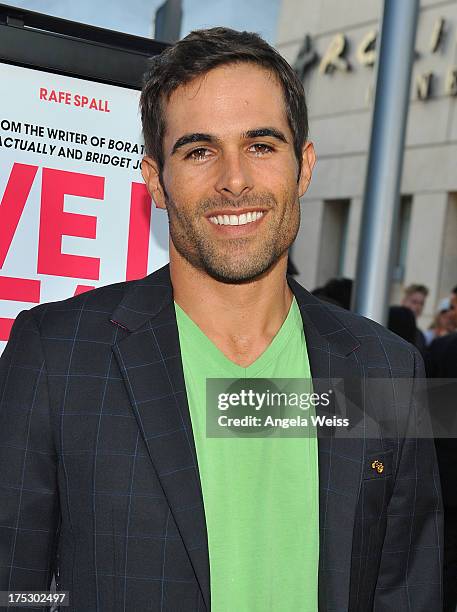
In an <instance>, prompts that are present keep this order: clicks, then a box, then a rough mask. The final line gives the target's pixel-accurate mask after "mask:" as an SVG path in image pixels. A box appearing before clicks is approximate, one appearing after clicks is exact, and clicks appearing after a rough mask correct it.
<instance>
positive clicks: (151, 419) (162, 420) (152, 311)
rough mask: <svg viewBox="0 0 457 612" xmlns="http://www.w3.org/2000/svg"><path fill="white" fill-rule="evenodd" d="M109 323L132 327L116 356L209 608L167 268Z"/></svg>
mask: <svg viewBox="0 0 457 612" xmlns="http://www.w3.org/2000/svg"><path fill="white" fill-rule="evenodd" d="M111 320H112V322H113V323H116V324H117V325H120V326H122V327H124V328H126V329H127V330H129V331H130V332H131V333H130V334H129V335H128V336H126V337H124V338H123V339H122V340H120V341H119V342H118V343H117V344H115V345H114V346H113V350H114V354H115V356H116V359H117V361H118V363H119V367H120V370H121V372H122V376H123V378H124V382H125V385H126V387H127V390H128V394H129V398H130V401H131V403H132V407H133V410H134V413H135V416H136V418H137V420H138V424H139V427H140V431H141V432H142V435H143V437H144V440H145V443H146V446H147V449H148V452H149V455H150V457H151V460H152V463H153V464H154V467H155V470H156V472H157V475H158V478H159V479H160V482H161V485H162V488H163V491H164V494H165V495H166V497H167V500H168V503H169V505H170V509H171V512H172V515H173V517H174V519H175V522H176V525H177V527H178V530H179V532H180V534H181V537H182V539H183V542H184V545H185V547H186V549H187V552H188V555H189V558H190V561H191V564H192V567H193V569H194V572H195V575H196V578H197V580H198V583H199V585H200V589H201V591H202V595H203V599H204V601H205V604H206V608H207V609H208V610H209V609H210V584H209V556H208V543H207V532H206V523H205V514H204V507H203V497H202V489H201V483H200V476H199V472H198V464H197V455H196V450H195V444H194V438H193V434H192V424H191V419H190V413H189V407H188V403H187V395H186V390H185V381H184V374H183V369H182V361H181V354H180V346H179V336H178V329H177V324H176V318H175V310H174V304H173V292H172V285H171V281H170V276H169V267H168V265H167V266H164V267H163V268H161V269H160V270H158V271H156V272H154V273H153V274H151V275H149V276H147V277H146V278H144V279H142V280H141V281H138V282H136V283H135V284H134V285H132V287H131V289H130V291H129V292H128V293H127V294H126V295H125V297H124V299H123V300H122V302H121V303H120V304H119V306H118V307H117V308H116V310H115V312H114V313H113V315H112V317H111Z"/></svg>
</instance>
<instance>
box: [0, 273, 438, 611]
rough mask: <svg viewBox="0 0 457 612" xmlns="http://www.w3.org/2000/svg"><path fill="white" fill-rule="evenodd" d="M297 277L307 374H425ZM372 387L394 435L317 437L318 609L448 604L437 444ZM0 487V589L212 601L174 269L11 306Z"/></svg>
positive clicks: (98, 598) (174, 602) (107, 605)
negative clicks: (16, 310)
mask: <svg viewBox="0 0 457 612" xmlns="http://www.w3.org/2000/svg"><path fill="white" fill-rule="evenodd" d="M287 280H288V283H289V286H290V288H291V290H292V291H293V293H294V295H295V297H296V299H297V302H298V305H299V308H300V311H301V315H302V319H303V327H304V332H305V336H306V341H307V347H308V353H309V359H310V367H311V373H312V376H313V379H329V378H332V377H336V378H339V377H341V378H343V379H344V378H345V377H351V378H354V377H355V378H356V379H358V380H360V381H363V380H365V379H367V377H385V378H388V379H392V380H393V379H394V378H395V377H410V378H412V377H421V376H423V375H424V374H423V364H422V360H421V358H420V356H419V354H418V352H417V351H416V349H415V348H414V347H412V345H410V344H408V343H406V342H404V341H403V340H401V339H400V338H399V337H398V336H396V335H394V334H392V333H391V332H389V331H388V330H386V329H385V328H383V327H382V326H380V325H378V324H376V323H374V322H373V321H370V320H368V319H366V318H363V317H361V316H358V315H356V314H354V313H351V312H348V311H345V310H343V309H341V308H338V307H337V306H333V305H330V304H326V303H324V302H322V301H320V300H318V299H317V298H315V297H314V296H313V295H311V294H310V293H309V292H308V291H306V290H305V289H304V288H303V287H302V286H301V285H299V284H298V283H297V282H296V281H295V280H294V279H293V278H291V277H289V276H288V277H287ZM195 358H196V359H198V355H195ZM359 399H360V401H362V406H363V397H362V396H361V398H359ZM378 399H379V402H378V404H379V405H378V410H380V411H381V412H382V411H384V412H385V414H386V415H387V418H388V417H389V416H392V414H394V413H395V418H396V420H397V421H398V423H399V425H398V432H397V435H396V436H390V437H385V436H383V432H382V427H381V430H380V435H379V436H377V437H375V438H365V437H363V436H362V435H360V436H357V437H355V438H354V439H349V438H346V439H344V438H338V437H336V436H329V437H322V438H319V444H318V446H319V487H320V489H319V505H320V560H319V610H320V611H321V612H337V611H338V612H346V611H348V610H349V611H351V612H368V611H370V610H374V611H376V612H392V611H394V610H398V611H400V612H401V611H411V612H422V611H423V612H438V611H439V610H441V551H442V523H441V521H442V509H441V498H440V486H439V479H438V476H437V468H436V459H435V452H434V447H433V441H432V440H429V439H406V438H405V436H404V432H403V430H402V427H403V425H402V423H403V424H404V422H406V421H407V420H411V418H413V417H414V407H411V406H408V405H406V406H405V405H403V404H402V405H400V404H399V405H396V404H395V398H394V399H393V400H391V399H390V398H386V397H384V398H383V397H382V393H381V397H379V398H378ZM380 421H382V418H381V419H380ZM374 458H376V459H378V460H379V461H381V462H382V463H383V465H384V470H383V472H382V474H379V473H378V472H377V471H376V470H373V469H372V468H371V465H370V464H371V462H372V461H373V459H374ZM304 469H305V466H304ZM0 487H1V501H0V590H27V591H36V590H47V589H49V587H50V584H51V581H52V577H53V575H55V578H56V582H57V587H58V589H59V590H68V591H69V592H70V607H69V608H65V609H66V610H68V611H69V612H70V611H75V612H76V611H77V612H92V611H94V612H95V611H102V612H118V611H119V612H121V611H125V610H128V611H129V612H130V611H138V612H145V611H146V610H152V611H154V612H158V611H169V612H181V611H182V612H203V611H207V612H208V611H209V610H210V580H209V559H208V543H207V533H206V524H205V515H204V507H203V499H202V492H201V484H200V480H199V472H198V464H197V457H196V451H195V445H194V440H193V435H192V426H191V420H190V415H189V408H188V404H187V397H186V391H185V383H184V377H183V369H182V361H181V355H180V346H179V338H178V330H177V325H176V319H175V311H174V306H173V292H172V285H171V281H170V274H169V266H168V265H166V266H164V267H163V268H161V269H160V270H158V271H156V272H154V273H152V274H150V275H149V276H147V277H145V278H143V279H141V280H136V281H129V282H122V283H117V284H113V285H108V286H106V287H101V288H97V289H95V290H92V291H89V292H87V293H83V294H81V295H78V296H76V297H72V298H69V299H67V300H63V301H58V302H53V303H48V304H41V305H38V306H36V307H34V308H32V309H30V310H28V311H22V312H21V313H20V314H19V315H18V317H17V319H16V321H15V324H14V326H13V329H12V333H11V337H10V340H9V342H8V344H7V346H6V349H5V351H4V354H3V356H2V358H1V360H0ZM25 609H26V608H24V610H25ZM27 609H28V608H27ZM36 609H45V608H36ZM233 612H251V611H246V610H243V611H238V610H237V611H233ZM252 612H257V611H252ZM261 612H264V611H261ZM265 612H266V611H265ZM272 612H274V611H272Z"/></svg>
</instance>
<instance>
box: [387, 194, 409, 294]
mask: <svg viewBox="0 0 457 612" xmlns="http://www.w3.org/2000/svg"><path fill="white" fill-rule="evenodd" d="M412 202H413V198H412V196H410V195H403V196H401V198H400V212H399V219H398V224H397V226H396V228H395V230H396V231H395V230H394V231H395V233H394V244H393V248H394V267H393V279H392V280H393V281H394V282H395V283H401V282H403V279H404V277H405V267H406V255H407V252H408V240H409V229H410V226H411V208H412Z"/></svg>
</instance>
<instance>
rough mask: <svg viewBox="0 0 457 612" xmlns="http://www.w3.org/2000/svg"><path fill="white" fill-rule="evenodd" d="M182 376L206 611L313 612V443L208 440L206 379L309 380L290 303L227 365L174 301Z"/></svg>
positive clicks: (316, 492)
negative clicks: (199, 506)
mask: <svg viewBox="0 0 457 612" xmlns="http://www.w3.org/2000/svg"><path fill="white" fill-rule="evenodd" d="M175 311H176V321H177V325H178V331H179V342H180V347H181V356H182V362H183V371H184V379H185V385H186V392H187V398H188V404H189V411H190V416H191V422H192V429H193V435H194V440H195V447H196V452H197V460H198V469H199V473H200V480H201V484H202V494H203V503H204V509H205V517H206V526H207V534H208V552H209V562H210V588H211V610H212V612H292V611H293V612H317V610H318V603H317V598H318V560H319V511H318V510H319V509H318V504H319V480H318V452H317V438H316V437H315V436H311V437H310V436H308V437H295V438H294V437H271V436H265V437H242V436H232V437H217V438H216V437H207V435H206V379H207V378H237V379H242V378H267V379H275V378H305V379H308V380H309V379H310V378H311V374H310V367H309V360H308V354H307V350H306V341H305V335H304V332H303V323H302V318H301V314H300V310H299V307H298V304H297V302H296V300H295V297H294V298H293V301H292V304H291V307H290V309H289V312H288V315H287V317H286V319H285V321H284V323H283V324H282V326H281V328H280V329H279V331H278V332H277V334H276V335H275V337H274V338H273V340H272V341H271V343H270V344H269V346H268V347H267V348H266V350H265V351H264V352H263V353H262V354H261V355H260V356H259V357H258V359H256V361H254V363H252V364H251V365H249V366H248V367H246V368H245V367H242V366H239V365H237V364H236V363H234V362H233V361H231V360H230V359H229V358H228V357H226V356H225V355H224V353H223V352H222V351H220V350H219V349H218V348H217V347H216V345H215V344H214V343H213V342H212V341H211V340H210V339H209V338H208V337H207V336H206V335H205V334H204V333H203V331H202V330H201V329H200V328H199V327H198V325H196V323H194V321H193V320H192V319H191V318H190V317H189V316H188V315H187V314H186V313H185V312H184V310H182V308H180V307H179V306H178V304H176V302H175Z"/></svg>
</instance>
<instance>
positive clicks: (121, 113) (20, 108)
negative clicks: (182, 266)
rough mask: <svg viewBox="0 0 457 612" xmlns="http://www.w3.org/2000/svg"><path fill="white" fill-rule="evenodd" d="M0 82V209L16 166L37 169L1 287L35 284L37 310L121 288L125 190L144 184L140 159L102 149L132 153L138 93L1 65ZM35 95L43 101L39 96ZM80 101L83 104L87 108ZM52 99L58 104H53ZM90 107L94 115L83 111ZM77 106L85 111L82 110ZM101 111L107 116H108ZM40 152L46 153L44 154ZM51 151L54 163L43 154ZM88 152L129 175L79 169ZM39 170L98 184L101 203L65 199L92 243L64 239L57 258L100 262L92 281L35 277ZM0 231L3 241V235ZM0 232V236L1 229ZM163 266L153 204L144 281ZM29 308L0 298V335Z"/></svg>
mask: <svg viewBox="0 0 457 612" xmlns="http://www.w3.org/2000/svg"><path fill="white" fill-rule="evenodd" d="M0 82H1V83H2V90H3V92H4V93H3V94H2V98H1V101H0V139H1V142H0V202H2V198H3V196H4V194H5V189H6V186H7V184H8V180H9V178H10V175H11V172H12V169H13V165H14V164H15V163H16V164H18V163H19V164H29V165H34V166H38V170H37V173H36V176H35V178H34V181H33V183H32V187H31V190H30V194H29V196H28V198H27V200H26V203H25V206H24V209H23V213H22V215H21V217H20V220H19V223H18V225H17V228H16V231H15V233H14V237H13V240H12V242H11V245H10V248H9V250H8V253H7V256H6V259H5V261H4V264H3V267H1V268H0V280H1V278H3V279H6V281H5V280H4V282H9V281H8V279H9V278H11V279H37V280H39V281H40V297H39V302H40V303H43V302H50V301H55V300H61V299H65V298H68V297H71V296H73V295H74V294H75V291H76V289H77V287H78V285H79V286H89V287H99V286H103V285H107V284H110V283H114V282H119V281H123V280H126V260H127V244H128V232H129V216H130V201H131V190H132V183H141V184H143V179H142V177H141V173H140V169H139V167H138V163H139V161H140V160H141V157H142V154H141V151H140V153H139V154H131V153H128V152H122V151H116V150H114V149H109V148H108V143H109V140H114V141H122V142H124V143H125V142H127V143H130V144H131V148H132V147H133V145H135V144H137V145H140V146H141V144H142V136H141V121H140V118H139V113H138V101H139V93H140V92H139V91H137V90H132V89H127V88H123V87H117V86H113V85H105V84H101V83H96V82H92V81H86V80H84V79H77V78H71V77H65V76H60V75H55V74H50V73H48V72H44V71H41V70H33V69H27V68H21V67H17V66H12V65H7V64H2V63H0ZM42 88H45V89H46V97H47V100H44V99H40V90H42ZM52 90H53V91H54V92H55V93H54V96H52V95H51V91H52ZM59 92H63V93H60V94H59ZM41 93H42V94H43V92H42V91H41ZM59 96H60V97H59ZM77 96H79V98H78V97H77ZM83 96H85V97H86V98H87V99H88V101H87V102H85V100H84V98H83ZM51 97H54V98H57V100H59V99H60V101H57V102H56V101H53V100H51V99H50V98H51ZM92 100H94V102H92V105H93V106H94V107H95V108H89V105H90V101H92ZM83 101H84V102H85V106H84V107H82V106H81V104H82V103H83ZM78 103H79V105H77V104H78ZM106 109H109V112H107V110H106ZM12 122H14V123H15V124H16V129H17V125H18V124H20V128H21V129H20V133H17V132H14V131H13V129H12V128H13V126H12V125H11V124H12ZM26 124H27V125H29V126H35V129H34V135H32V134H31V131H32V128H31V127H28V128H27V127H26ZM36 126H41V127H42V128H44V135H36V132H37V130H36ZM7 128H9V129H7ZM48 128H51V129H55V128H57V129H59V130H64V131H65V132H75V133H78V134H85V135H87V137H88V143H87V144H86V145H84V144H76V143H72V142H70V141H65V140H62V139H59V138H50V137H49V136H50V134H49V132H48ZM27 131H28V133H26V132H27ZM91 138H93V143H96V142H98V140H99V139H102V138H104V139H106V144H105V145H104V146H102V147H100V146H91V144H90V139H91ZM15 139H20V140H21V141H22V142H24V141H25V142H27V143H29V142H30V143H31V142H33V143H34V145H33V146H35V148H36V149H39V148H40V147H41V148H40V152H39V151H37V150H35V152H34V151H22V150H19V148H17V147H16V148H15V147H14V145H12V142H13V141H14V140H15ZM45 144H46V145H47V147H44V145H45ZM7 145H8V146H7ZM50 145H53V146H56V148H55V150H54V154H53V155H50V154H49V153H50V150H51V149H50ZM22 146H25V145H22ZM27 146H28V145H27ZM60 147H63V148H64V149H63V152H64V153H66V149H67V148H69V149H79V150H80V151H81V152H82V159H69V158H68V157H67V156H66V155H65V156H64V155H61V156H58V152H59V151H60V152H62V151H61V149H60ZM88 151H91V152H98V153H102V154H108V155H110V156H114V155H117V156H118V157H124V158H126V159H130V162H127V161H124V163H125V164H127V163H128V164H129V167H128V168H126V167H124V168H122V167H119V166H115V165H113V164H112V163H109V164H100V163H93V162H92V161H86V160H85V157H86V155H87V152H88ZM79 155H80V154H79ZM110 159H111V158H110ZM135 166H137V167H136V169H135V168H134V167H135ZM43 168H51V169H57V170H63V171H67V172H76V173H82V174H88V175H93V176H98V177H103V178H104V195H103V199H93V198H87V197H78V196H72V195H65V197H64V211H65V212H70V213H77V214H81V215H90V216H95V217H96V219H97V220H96V238H95V239H91V238H83V237H76V236H65V235H64V236H63V237H62V245H61V252H62V253H68V254H72V255H83V256H86V257H96V258H99V259H100V274H99V279H97V280H94V279H87V278H73V277H69V276H58V275H54V274H38V272H37V257H38V247H39V245H38V238H39V222H40V206H41V183H42V172H43V170H42V169H43ZM149 201H150V200H149ZM1 205H4V203H3V204H0V206H1ZM3 231H4V232H5V234H4V235H6V230H5V229H3ZM0 232H2V228H1V227H0ZM167 261H168V219H167V214H166V212H165V211H163V210H160V209H157V208H155V206H154V205H153V204H152V205H151V224H150V239H149V251H148V255H147V273H150V272H153V271H154V270H156V269H157V268H159V267H161V266H162V265H164V264H165V263H166V262H167ZM13 297H14V296H13ZM34 305H35V303H28V302H24V301H18V300H16V299H12V298H11V296H9V297H8V299H2V296H1V295H0V323H1V321H2V320H3V329H5V323H6V324H7V325H8V321H9V324H11V320H12V319H14V318H15V317H16V316H17V314H18V313H19V312H20V311H21V310H24V309H28V308H31V307H32V306H34ZM5 346H6V341H5V339H3V340H2V339H1V338H0V354H1V352H2V351H3V349H4V347H5Z"/></svg>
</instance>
